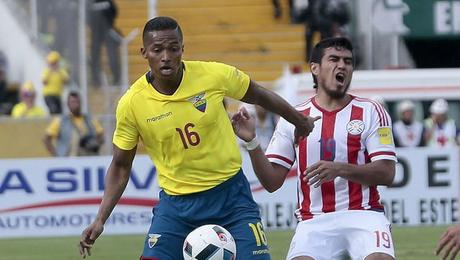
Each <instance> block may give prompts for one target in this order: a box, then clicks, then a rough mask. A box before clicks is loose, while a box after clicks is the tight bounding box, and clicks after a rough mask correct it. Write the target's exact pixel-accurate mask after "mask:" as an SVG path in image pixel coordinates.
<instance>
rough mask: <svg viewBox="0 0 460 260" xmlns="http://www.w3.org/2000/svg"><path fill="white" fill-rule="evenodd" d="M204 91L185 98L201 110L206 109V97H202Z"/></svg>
mask: <svg viewBox="0 0 460 260" xmlns="http://www.w3.org/2000/svg"><path fill="white" fill-rule="evenodd" d="M204 94H205V93H204V92H201V93H200V94H198V95H196V96H194V97H191V98H189V99H187V100H188V101H189V102H190V103H192V104H193V106H194V107H195V108H196V109H198V110H199V111H201V112H204V111H205V110H206V99H205V98H204Z"/></svg>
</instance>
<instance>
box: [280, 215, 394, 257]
mask: <svg viewBox="0 0 460 260" xmlns="http://www.w3.org/2000/svg"><path fill="white" fill-rule="evenodd" d="M378 252H379V253H385V254H388V255H391V256H392V257H393V258H395V252H394V246H393V239H392V237H391V225H390V222H388V220H387V218H386V217H385V215H384V214H383V213H381V212H375V211H371V210H349V211H339V212H331V213H326V214H324V215H320V216H317V217H314V218H313V219H309V220H305V221H302V222H299V224H298V225H297V228H296V231H295V234H294V237H293V238H292V241H291V246H290V248H289V252H288V255H287V257H286V259H288V260H290V259H292V258H294V257H298V256H309V257H312V258H314V259H315V260H322V259H324V260H329V259H343V258H344V257H345V256H348V257H350V258H351V259H364V258H365V257H366V256H368V255H370V254H372V253H378Z"/></svg>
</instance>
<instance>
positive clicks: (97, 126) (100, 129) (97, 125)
mask: <svg viewBox="0 0 460 260" xmlns="http://www.w3.org/2000/svg"><path fill="white" fill-rule="evenodd" d="M91 121H92V124H93V126H94V131H96V134H98V135H100V134H103V133H104V128H103V127H102V125H101V123H100V122H99V120H97V119H95V118H93V119H92V120H91Z"/></svg>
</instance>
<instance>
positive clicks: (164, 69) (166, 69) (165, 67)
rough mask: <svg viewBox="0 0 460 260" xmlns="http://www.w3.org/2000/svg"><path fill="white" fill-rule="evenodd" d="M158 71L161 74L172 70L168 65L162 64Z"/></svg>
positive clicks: (169, 72)
mask: <svg viewBox="0 0 460 260" xmlns="http://www.w3.org/2000/svg"><path fill="white" fill-rule="evenodd" d="M160 71H161V73H162V74H171V73H172V72H173V69H172V67H169V66H163V67H161V68H160Z"/></svg>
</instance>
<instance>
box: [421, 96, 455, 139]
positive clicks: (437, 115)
mask: <svg viewBox="0 0 460 260" xmlns="http://www.w3.org/2000/svg"><path fill="white" fill-rule="evenodd" d="M447 112H449V104H448V103H447V101H446V100H444V99H442V98H439V99H436V100H435V101H433V103H431V106H430V113H431V115H430V117H429V118H427V119H425V122H424V123H425V129H426V131H425V135H424V140H425V143H426V145H427V146H433V147H447V146H453V145H458V144H459V139H458V129H457V126H456V124H455V121H454V120H453V119H451V118H449V117H448V116H447Z"/></svg>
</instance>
